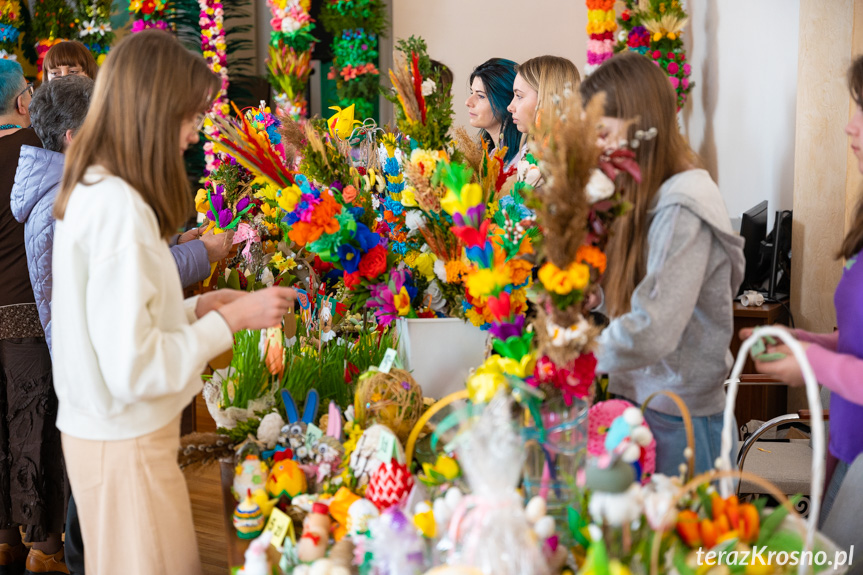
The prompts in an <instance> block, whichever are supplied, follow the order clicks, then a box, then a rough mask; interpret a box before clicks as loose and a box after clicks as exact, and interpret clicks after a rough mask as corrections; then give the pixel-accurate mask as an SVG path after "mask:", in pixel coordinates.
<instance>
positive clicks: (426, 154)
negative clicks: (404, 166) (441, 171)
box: [411, 148, 442, 178]
mask: <svg viewBox="0 0 863 575" xmlns="http://www.w3.org/2000/svg"><path fill="white" fill-rule="evenodd" d="M441 157H442V156H441V153H440V152H433V151H431V150H423V149H422V148H417V149H416V150H414V151H413V152H411V164H413V165H414V166H416V167H418V168H419V169H420V172H421V173H422V175H424V176H426V177H427V178H430V177H431V175H432V173H434V171H435V167H436V166H437V163H438V161H439V160H440V159H441Z"/></svg>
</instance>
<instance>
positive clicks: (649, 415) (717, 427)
mask: <svg viewBox="0 0 863 575" xmlns="http://www.w3.org/2000/svg"><path fill="white" fill-rule="evenodd" d="M722 417H723V414H722V413H717V414H714V415H706V416H703V417H693V418H692V430H693V432H694V435H695V472H694V474H695V475H698V474H699V473H704V472H706V471H710V470H711V469H713V468H714V467H715V466H716V459H717V458H718V457H719V455H720V444H721V441H722V440H721V437H722ZM644 419H645V420H646V421H647V425H648V426H650V431H651V432H652V433H653V437H654V438H655V439H656V472H657V473H662V474H664V475H668V476H673V475H678V474H679V473H680V464H681V463H685V462H686V459H685V458H684V457H683V450H684V449H686V445H687V444H686V427H685V426H684V424H683V418H682V417H679V416H676V415H667V414H665V413H660V412H658V411H654V410H652V409H650V408H648V409H646V410H645V411H644ZM733 425H734V429H733V431H732V433H731V438H732V445H731V468H732V469H736V463H737V421H736V419H735V420H733Z"/></svg>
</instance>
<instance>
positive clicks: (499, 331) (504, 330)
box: [488, 315, 524, 341]
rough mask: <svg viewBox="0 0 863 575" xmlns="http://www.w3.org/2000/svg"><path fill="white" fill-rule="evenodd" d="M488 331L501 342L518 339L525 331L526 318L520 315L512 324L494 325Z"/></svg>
mask: <svg viewBox="0 0 863 575" xmlns="http://www.w3.org/2000/svg"><path fill="white" fill-rule="evenodd" d="M488 331H489V333H490V334H491V335H493V336H494V337H496V338H497V339H499V340H501V341H506V340H507V339H509V338H511V337H518V336H520V335H521V333H522V332H523V331H524V316H523V315H518V316H516V318H515V321H514V322H512V323H494V324H492V326H491V327H490V328H488Z"/></svg>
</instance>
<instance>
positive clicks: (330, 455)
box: [312, 401, 345, 483]
mask: <svg viewBox="0 0 863 575" xmlns="http://www.w3.org/2000/svg"><path fill="white" fill-rule="evenodd" d="M342 439H343V438H342V414H341V411H340V410H339V408H338V406H337V405H336V404H335V402H333V401H331V402H330V407H329V412H328V417H327V434H326V435H324V436H323V437H321V438H320V439H319V440H318V442H317V443H316V444H315V445H314V446H313V447H312V451H313V452H314V458H315V463H316V464H317V466H318V471H317V479H318V482H319V483H320V482H322V481H324V480H325V479H326V478H328V477H332V476H333V475H336V474H337V473H338V468H339V464H340V463H341V461H342V458H343V457H344V455H345V447H344V445H342Z"/></svg>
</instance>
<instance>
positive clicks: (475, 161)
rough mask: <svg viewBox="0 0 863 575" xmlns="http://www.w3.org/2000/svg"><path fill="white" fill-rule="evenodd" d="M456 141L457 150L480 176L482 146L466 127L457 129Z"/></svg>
mask: <svg viewBox="0 0 863 575" xmlns="http://www.w3.org/2000/svg"><path fill="white" fill-rule="evenodd" d="M454 140H455V149H456V150H458V151H459V152H461V153H462V155H463V156H464V160H465V162H467V164H468V165H469V166H470V167H471V168H472V169H473V171H474V172H475V173H477V174H478V173H479V169H480V166H481V164H482V157H483V151H482V144H481V143H480V142H478V141H477V139H476V138H475V137H474V136H471V135H470V133H469V132H468V131H467V128H465V127H464V126H459V127H458V128H456V129H455V133H454Z"/></svg>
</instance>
